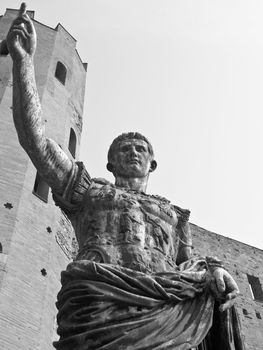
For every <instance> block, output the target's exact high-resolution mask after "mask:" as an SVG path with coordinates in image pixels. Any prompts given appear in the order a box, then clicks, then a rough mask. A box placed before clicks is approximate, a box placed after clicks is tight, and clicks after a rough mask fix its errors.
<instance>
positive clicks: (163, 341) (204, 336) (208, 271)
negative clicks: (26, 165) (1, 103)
mask: <svg viewBox="0 0 263 350" xmlns="http://www.w3.org/2000/svg"><path fill="white" fill-rule="evenodd" d="M7 44H8V49H9V52H10V54H11V56H12V59H13V79H14V87H13V89H14V90H13V115H14V123H15V126H16V129H17V133H18V137H19V141H20V144H21V145H22V147H23V148H24V149H25V151H26V152H27V153H28V155H29V157H30V158H31V160H32V162H33V163H34V165H35V166H36V168H37V169H38V171H39V172H40V173H41V175H42V176H43V178H44V179H45V180H46V181H47V183H48V184H49V185H50V187H51V188H52V191H53V196H54V200H55V202H56V204H57V205H59V206H60V207H61V209H62V210H63V211H64V212H65V214H66V215H67V216H68V218H69V219H70V220H71V222H72V224H73V227H74V228H75V233H76V237H77V240H78V243H79V253H78V256H77V258H76V260H75V261H74V262H72V263H70V264H69V265H68V267H67V270H66V271H64V272H62V278H61V282H62V289H61V291H60V293H59V294H58V302H57V307H58V310H59V312H58V317H57V320H58V334H59V335H60V340H59V341H58V342H55V343H54V346H55V348H56V349H61V350H62V349H63V350H73V349H74V350H84V349H85V350H86V349H96V350H98V349H101V350H102V349H103V350H106V349H107V350H117V349H123V350H124V349H134V350H137V349H138V350H139V349H140V350H146V349H155V350H157V349H158V350H159V349H178V350H184V349H200V350H201V349H207V350H209V349H213V350H216V349H224V350H227V349H238V350H241V349H243V346H242V341H241V339H240V336H239V333H238V322H237V320H236V314H235V310H234V308H233V303H234V299H235V298H236V296H237V294H238V293H239V291H238V287H237V285H236V283H235V281H234V279H233V278H232V277H231V275H230V274H229V273H228V272H227V271H226V270H225V269H224V268H223V266H222V263H221V262H220V261H218V260H217V259H216V258H211V257H208V258H205V259H204V258H200V259H193V258H192V254H191V251H192V242H191V232H190V226H189V223H188V218H189V214H190V212H189V211H188V210H184V209H181V208H179V207H177V206H175V205H173V204H171V203H170V202H169V201H168V200H166V199H165V198H162V197H159V196H153V195H148V194H146V187H147V182H148V178H149V174H150V173H151V172H152V171H154V170H155V168H156V166H157V163H156V161H155V160H154V153H153V149H152V146H151V144H150V143H149V141H148V140H147V139H146V138H145V137H144V136H142V135H141V134H139V133H127V134H122V135H121V136H119V137H117V138H116V139H115V140H114V141H113V143H112V145H111V146H110V149H109V153H108V164H107V168H108V170H109V171H111V172H112V173H113V175H114V176H115V184H112V183H110V182H108V181H106V180H104V179H92V178H91V177H90V176H89V174H88V173H87V171H86V169H85V167H84V166H83V164H82V163H80V162H76V163H75V162H72V161H71V160H70V159H69V158H68V157H67V155H66V154H65V153H64V152H63V150H62V149H61V148H60V147H59V146H58V145H57V144H56V143H55V142H54V141H53V140H50V139H48V138H46V137H45V134H44V131H43V128H42V121H41V106H40V102H39V98H38V93H37V88H36V83H35V78H34V65H33V57H34V53H35V49H36V33H35V29H34V26H33V23H32V21H31V20H30V19H29V17H28V16H27V14H26V7H25V4H24V3H23V4H22V5H21V8H20V13H19V16H18V17H17V19H15V21H14V22H13V24H12V26H11V28H10V31H9V33H8V36H7ZM219 304H220V308H219V307H218V306H219ZM219 309H220V312H218V310H219Z"/></svg>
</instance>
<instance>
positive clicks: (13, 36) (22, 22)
mask: <svg viewBox="0 0 263 350" xmlns="http://www.w3.org/2000/svg"><path fill="white" fill-rule="evenodd" d="M36 42H37V38H36V31H35V28H34V26H33V23H32V21H31V19H30V18H29V16H28V15H27V14H26V4H25V3H24V2H23V3H22V4H21V7H20V10H19V15H18V17H17V18H16V19H15V20H14V21H13V23H12V25H11V27H10V29H9V32H8V34H7V46H8V50H9V52H10V55H11V57H12V59H13V60H14V61H16V62H19V61H22V60H23V59H24V58H25V57H26V56H29V57H33V56H34V53H35V51H36Z"/></svg>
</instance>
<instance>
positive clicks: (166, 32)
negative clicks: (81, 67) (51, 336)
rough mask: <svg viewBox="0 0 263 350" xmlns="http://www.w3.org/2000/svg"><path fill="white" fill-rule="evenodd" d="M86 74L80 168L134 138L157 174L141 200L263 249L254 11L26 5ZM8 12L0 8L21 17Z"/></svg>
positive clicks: (262, 141) (98, 1)
mask: <svg viewBox="0 0 263 350" xmlns="http://www.w3.org/2000/svg"><path fill="white" fill-rule="evenodd" d="M27 4H28V9H29V10H35V12H36V13H35V19H36V20H38V21H40V22H42V23H45V24H47V25H49V26H51V27H53V28H54V27H55V26H56V25H57V23H58V22H60V23H61V24H62V25H63V26H64V27H65V28H66V29H67V30H68V31H69V32H70V33H71V34H72V35H73V36H74V37H75V38H76V39H77V40H78V44H77V48H78V51H79V53H80V56H81V58H82V60H83V61H84V62H88V64H89V67H88V72H87V86H86V101H85V111H84V120H85V122H84V130H83V135H82V150H81V157H80V158H81V159H82V160H83V161H84V163H85V164H86V166H87V168H88V170H89V172H90V173H91V175H92V176H94V177H105V178H107V179H110V180H112V181H113V178H112V176H111V174H110V173H108V172H107V171H106V168H105V165H106V154H107V150H108V147H109V145H110V143H111V141H112V140H113V138H114V137H116V136H117V135H118V134H120V133H122V132H126V131H139V132H141V133H143V134H144V135H145V136H146V137H148V138H149V140H150V141H151V143H152V144H153V147H154V150H155V154H156V160H157V162H158V168H157V170H156V171H155V172H154V173H153V174H152V175H151V177H150V182H149V186H148V192H149V193H154V194H159V195H162V196H165V197H167V198H168V199H170V200H171V201H172V202H173V203H174V204H176V205H179V206H181V207H183V208H189V209H190V210H191V212H192V214H191V222H193V223H195V224H197V225H199V226H201V227H204V228H206V229H208V230H211V231H214V232H217V233H220V234H223V235H224V236H228V237H232V238H234V239H237V240H240V241H242V242H245V243H248V244H250V245H253V246H256V247H258V248H261V249H263V232H262V230H263V228H262V225H261V217H262V212H263V186H262V179H263V165H262V150H263V138H262V129H263V122H262V112H263V104H262V101H263V68H262V65H263V20H262V18H263V2H262V1H261V0H258V1H254V0H250V1H244V0H237V1H234V0H213V1H211V0H192V1H190V0H189V1H188V0H181V1H179V0H129V1H128V0H93V1H91V0H76V1H75V2H66V1H65V0H64V1H63V0H55V1H50V0H45V1H43V0H31V1H27ZM19 6H20V2H19V1H15V0H8V1H7V0H6V1H1V5H0V14H4V12H5V8H7V7H9V8H19Z"/></svg>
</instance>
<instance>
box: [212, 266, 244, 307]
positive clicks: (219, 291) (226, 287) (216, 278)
mask: <svg viewBox="0 0 263 350" xmlns="http://www.w3.org/2000/svg"><path fill="white" fill-rule="evenodd" d="M211 289H212V292H213V293H214V294H215V295H216V297H218V298H219V299H221V300H223V303H222V304H221V305H220V307H219V310H220V311H221V312H223V311H225V310H228V309H230V308H231V307H232V306H233V305H234V303H235V298H236V297H237V295H238V294H239V289H238V286H237V284H236V282H235V280H234V278H233V277H232V276H231V275H230V273H228V272H227V271H226V270H224V269H223V268H221V267H218V268H216V269H215V270H214V272H213V280H212V281H211Z"/></svg>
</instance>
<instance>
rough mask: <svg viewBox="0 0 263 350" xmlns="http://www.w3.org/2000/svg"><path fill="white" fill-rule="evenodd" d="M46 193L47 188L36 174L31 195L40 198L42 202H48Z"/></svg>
mask: <svg viewBox="0 0 263 350" xmlns="http://www.w3.org/2000/svg"><path fill="white" fill-rule="evenodd" d="M48 192H49V186H48V184H47V183H46V181H45V180H44V179H43V178H42V176H41V175H40V174H39V173H38V172H37V174H36V179H35V184H34V189H33V194H34V195H36V196H37V197H38V198H40V199H41V200H42V201H43V202H45V203H47V202H48Z"/></svg>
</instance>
